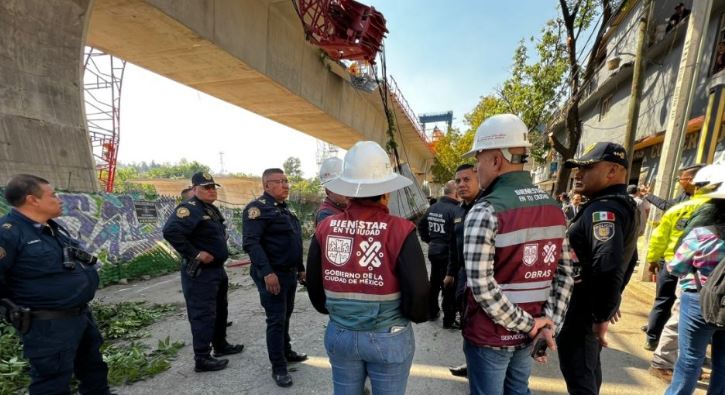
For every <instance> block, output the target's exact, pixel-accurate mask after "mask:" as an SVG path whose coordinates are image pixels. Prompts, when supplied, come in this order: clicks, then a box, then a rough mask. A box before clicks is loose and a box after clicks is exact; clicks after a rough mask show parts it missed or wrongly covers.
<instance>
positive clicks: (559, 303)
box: [463, 200, 575, 349]
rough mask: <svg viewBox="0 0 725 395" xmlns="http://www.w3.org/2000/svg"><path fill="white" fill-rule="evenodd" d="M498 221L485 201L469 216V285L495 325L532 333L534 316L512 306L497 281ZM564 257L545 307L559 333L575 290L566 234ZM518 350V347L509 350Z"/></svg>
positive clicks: (466, 245) (466, 248)
mask: <svg viewBox="0 0 725 395" xmlns="http://www.w3.org/2000/svg"><path fill="white" fill-rule="evenodd" d="M497 231H498V220H497V218H496V215H495V213H494V209H493V206H491V204H489V203H488V202H487V201H485V200H484V201H481V202H479V203H478V204H476V205H475V206H473V208H472V209H471V211H470V212H469V213H468V215H467V216H466V222H465V231H464V237H463V240H464V241H463V243H464V244H463V256H464V259H465V265H466V275H467V276H468V280H467V283H466V284H467V285H468V287H469V288H471V291H472V293H473V298H474V299H475V300H476V302H478V303H479V304H480V305H481V308H482V309H483V311H485V312H486V314H488V316H489V317H490V318H491V320H493V322H494V323H496V324H498V325H501V326H503V327H504V328H506V329H508V330H509V331H514V332H524V333H528V332H530V331H531V329H533V327H534V317H532V316H531V315H530V314H529V313H527V312H525V311H524V310H522V309H521V308H519V307H518V306H517V305H516V304H514V303H512V302H511V301H510V300H509V299H508V298H507V297H506V296H505V295H504V294H503V293H502V292H501V288H500V287H499V285H498V283H497V282H496V280H495V279H494V271H493V268H494V256H495V253H496V233H497ZM562 237H563V241H562V245H561V258H560V259H559V264H558V266H557V269H556V276H555V277H554V279H553V280H552V288H551V293H550V295H549V298H548V299H547V301H546V304H545V305H544V310H543V311H544V315H545V316H546V317H549V318H550V319H551V320H552V321H554V324H555V326H556V328H555V329H556V332H557V333H558V331H559V328H561V323H562V321H563V319H564V315H565V314H566V309H567V307H568V304H569V298H571V293H572V289H573V288H574V278H573V277H572V275H573V272H574V260H575V258H574V254H573V253H572V251H571V248H570V247H569V240H568V239H567V238H566V236H565V235H563V234H562ZM507 349H515V347H507Z"/></svg>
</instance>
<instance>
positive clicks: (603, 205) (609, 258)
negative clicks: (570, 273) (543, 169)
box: [557, 142, 639, 394]
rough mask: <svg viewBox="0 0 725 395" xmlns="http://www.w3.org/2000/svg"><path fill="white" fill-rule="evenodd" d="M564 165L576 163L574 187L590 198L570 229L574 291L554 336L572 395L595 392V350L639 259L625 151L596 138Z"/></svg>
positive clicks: (597, 362)
mask: <svg viewBox="0 0 725 395" xmlns="http://www.w3.org/2000/svg"><path fill="white" fill-rule="evenodd" d="M566 166H568V167H570V168H577V173H576V175H575V176H574V191H575V192H576V193H581V194H582V195H584V196H586V197H587V198H588V199H589V200H588V201H587V202H586V203H585V204H584V205H583V206H582V208H581V210H580V211H579V213H578V214H577V216H576V217H574V220H573V221H572V223H571V225H570V226H569V230H568V237H569V241H570V242H571V246H572V248H573V249H574V252H575V253H576V257H577V259H578V264H577V267H576V270H575V285H574V292H573V294H572V297H571V303H569V310H568V311H567V313H566V319H565V320H564V326H563V328H562V329H561V332H560V333H559V336H558V337H557V345H558V346H559V365H560V367H561V372H562V373H563V374H564V379H565V380H566V386H567V388H568V390H569V393H570V394H598V393H599V388H600V386H601V384H602V369H601V361H600V359H599V354H600V352H601V350H602V347H606V346H607V340H606V334H607V329H608V325H609V322H610V320H613V321H616V319H618V317H619V303H620V299H621V294H622V291H623V290H624V287H625V286H626V285H627V282H628V281H629V278H630V277H631V275H632V271H633V270H634V267H635V266H636V263H637V227H638V223H639V216H637V203H635V201H634V199H632V197H631V196H629V195H628V194H627V184H626V183H627V152H626V151H625V150H624V147H622V146H621V145H619V144H615V143H607V142H601V143H596V144H594V145H592V146H590V147H589V148H587V150H586V151H585V152H584V155H583V156H582V157H581V158H578V159H570V160H568V161H567V162H566Z"/></svg>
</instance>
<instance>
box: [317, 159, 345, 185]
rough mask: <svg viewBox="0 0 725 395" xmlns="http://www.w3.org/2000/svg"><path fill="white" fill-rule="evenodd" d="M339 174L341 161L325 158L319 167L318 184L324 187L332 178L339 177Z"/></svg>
mask: <svg viewBox="0 0 725 395" xmlns="http://www.w3.org/2000/svg"><path fill="white" fill-rule="evenodd" d="M340 173H342V159H340V158H327V159H325V160H324V161H323V162H322V165H320V182H321V183H322V185H325V184H327V183H328V182H329V181H330V180H332V179H333V178H337V177H339V176H340Z"/></svg>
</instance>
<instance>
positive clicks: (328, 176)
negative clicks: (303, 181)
mask: <svg viewBox="0 0 725 395" xmlns="http://www.w3.org/2000/svg"><path fill="white" fill-rule="evenodd" d="M340 173H342V159H340V158H327V159H325V160H324V161H323V162H322V165H320V183H321V184H322V186H325V184H327V183H328V182H330V181H332V180H334V179H335V178H337V177H338V176H339V175H340ZM348 203H349V199H348V198H347V197H345V196H342V195H338V194H337V193H335V192H332V191H331V190H329V189H327V187H325V200H324V201H323V202H322V204H321V205H320V208H318V209H317V212H316V213H315V227H316V226H317V225H318V224H319V223H320V222H322V220H323V219H325V218H327V217H329V216H331V215H335V214H339V213H341V212H343V210H345V208H346V207H347V205H348Z"/></svg>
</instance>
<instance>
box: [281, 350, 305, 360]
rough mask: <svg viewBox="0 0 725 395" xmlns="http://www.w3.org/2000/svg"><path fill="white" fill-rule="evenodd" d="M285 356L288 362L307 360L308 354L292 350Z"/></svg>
mask: <svg viewBox="0 0 725 395" xmlns="http://www.w3.org/2000/svg"><path fill="white" fill-rule="evenodd" d="M285 358H287V362H290V363H292V362H302V361H306V360H307V354H305V353H301V352H297V351H290V352H288V353H287V354H286V355H285Z"/></svg>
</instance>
